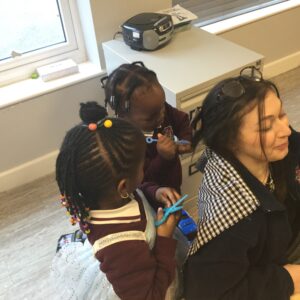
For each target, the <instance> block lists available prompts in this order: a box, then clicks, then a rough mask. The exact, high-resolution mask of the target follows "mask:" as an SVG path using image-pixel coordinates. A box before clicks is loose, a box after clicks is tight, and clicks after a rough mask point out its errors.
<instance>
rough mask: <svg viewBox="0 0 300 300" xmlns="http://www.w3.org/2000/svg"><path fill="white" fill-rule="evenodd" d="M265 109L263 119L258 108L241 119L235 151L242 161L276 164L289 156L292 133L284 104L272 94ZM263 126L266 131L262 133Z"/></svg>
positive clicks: (270, 93) (265, 103)
mask: <svg viewBox="0 0 300 300" xmlns="http://www.w3.org/2000/svg"><path fill="white" fill-rule="evenodd" d="M264 109H265V112H264V116H262V117H261V119H259V114H258V106H257V105H256V106H255V107H254V108H253V109H252V110H251V111H250V112H248V113H247V114H246V115H245V116H244V117H243V118H242V123H241V127H240V130H239V136H238V141H237V147H235V149H236V150H235V151H234V152H235V154H236V156H237V157H238V158H239V160H240V161H241V162H243V161H245V160H248V161H252V162H257V163H259V162H274V161H277V160H281V159H283V158H284V157H285V156H286V155H287V154H288V137H289V135H290V134H291V130H290V128H289V121H288V118H287V115H286V114H285V112H284V110H283V108H282V103H281V101H280V100H279V98H278V97H277V95H276V94H275V93H274V92H273V91H269V92H268V93H267V94H266V97H265V100H264ZM260 123H261V127H262V128H263V131H260V127H259V124H260ZM260 134H261V135H262V143H263V149H262V147H261V142H260ZM263 150H264V151H263ZM264 153H265V154H264Z"/></svg>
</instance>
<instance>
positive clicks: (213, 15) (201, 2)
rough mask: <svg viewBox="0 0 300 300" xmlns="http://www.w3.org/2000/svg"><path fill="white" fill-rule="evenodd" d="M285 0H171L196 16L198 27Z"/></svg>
mask: <svg viewBox="0 0 300 300" xmlns="http://www.w3.org/2000/svg"><path fill="white" fill-rule="evenodd" d="M285 1H287V0H273V1H270V0H269V1H266V0H265V1H263V0H251V1H247V0H223V1H222V0H173V6H174V5H176V4H180V5H181V6H182V7H184V8H186V9H188V10H190V11H191V12H193V13H194V14H195V15H197V16H198V18H199V19H198V20H196V21H194V23H197V24H199V25H200V26H204V25H208V24H211V23H215V22H218V21H221V20H224V19H228V18H231V17H234V16H237V15H241V14H244V13H246V12H249V11H253V10H257V9H260V8H264V7H266V6H270V5H274V4H277V3H280V2H285Z"/></svg>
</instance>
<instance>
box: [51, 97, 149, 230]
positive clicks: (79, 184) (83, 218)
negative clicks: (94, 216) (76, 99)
mask: <svg viewBox="0 0 300 300" xmlns="http://www.w3.org/2000/svg"><path fill="white" fill-rule="evenodd" d="M97 111H98V118H97V119H98V121H99V122H98V126H97V128H96V129H95V130H93V131H92V130H90V129H89V127H88V125H89V124H90V120H91V121H92V123H93V122H95V121H97V120H96V119H95V116H96V115H97V113H96V112H97ZM106 115H107V114H106V111H105V110H103V107H101V106H99V105H97V104H96V103H95V102H88V103H87V104H85V105H84V104H82V107H81V111H80V116H81V117H82V119H83V123H81V124H79V125H77V126H75V127H73V128H72V129H71V130H69V131H68V132H67V134H66V136H65V138H64V141H63V143H62V146H61V149H60V153H59V155H58V157H57V161H56V180H57V183H58V186H59V190H60V192H61V194H62V196H63V198H62V202H63V205H64V206H66V209H67V211H68V213H69V214H70V215H71V223H72V224H74V223H75V222H76V221H80V222H81V224H83V227H84V226H86V228H87V221H88V216H89V212H88V211H89V209H95V208H97V205H98V201H101V199H102V198H104V197H105V196H106V195H108V194H109V193H110V192H111V191H112V190H113V189H116V186H117V184H118V181H119V180H120V179H122V178H124V177H130V176H132V175H134V172H135V171H136V167H137V164H138V162H140V160H141V159H142V158H143V156H144V152H143V151H144V147H145V144H144V143H145V142H144V136H143V134H142V132H141V131H140V130H139V129H137V128H136V127H135V126H133V125H132V124H130V123H129V122H126V121H124V120H122V119H116V118H107V117H106ZM91 116H93V117H91ZM107 119H108V120H110V121H111V122H112V126H111V127H110V128H106V127H105V126H104V125H103V122H104V120H107ZM87 230H88V228H87Z"/></svg>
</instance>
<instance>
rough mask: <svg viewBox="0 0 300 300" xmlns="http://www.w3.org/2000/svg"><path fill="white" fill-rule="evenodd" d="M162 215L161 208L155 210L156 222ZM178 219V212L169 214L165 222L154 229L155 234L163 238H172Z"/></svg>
mask: <svg viewBox="0 0 300 300" xmlns="http://www.w3.org/2000/svg"><path fill="white" fill-rule="evenodd" d="M163 215H164V212H163V209H162V208H161V207H159V208H158V210H157V216H156V220H157V221H160V220H161V219H162V217H163ZM179 219H180V211H177V212H175V213H173V214H170V215H169V217H168V218H167V220H166V221H165V222H164V223H162V224H161V225H159V226H158V227H157V228H156V234H157V235H158V236H163V237H168V238H170V237H172V236H173V233H174V230H175V227H176V225H177V223H178V221H179Z"/></svg>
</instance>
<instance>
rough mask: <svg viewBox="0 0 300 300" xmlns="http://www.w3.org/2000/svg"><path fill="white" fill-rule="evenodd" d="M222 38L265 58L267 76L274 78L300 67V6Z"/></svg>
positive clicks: (235, 30) (226, 33)
mask: <svg viewBox="0 0 300 300" xmlns="http://www.w3.org/2000/svg"><path fill="white" fill-rule="evenodd" d="M220 36H221V37H223V38H225V39H228V40H230V41H232V42H234V43H237V44H240V45H241V46H244V47H246V48H249V49H251V50H253V51H256V52H258V53H261V54H263V55H264V56H265V66H266V68H265V73H267V76H268V77H270V76H275V75H277V74H279V73H282V72H285V71H287V70H289V69H291V68H295V67H297V66H299V65H300V38H299V37H300V6H298V7H295V8H293V9H290V10H287V11H284V12H282V13H279V14H276V15H273V16H269V17H267V18H264V19H261V20H259V21H255V22H253V23H250V24H247V25H244V26H241V27H239V28H235V29H233V30H231V31H227V32H224V33H222V34H221V35H220Z"/></svg>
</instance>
